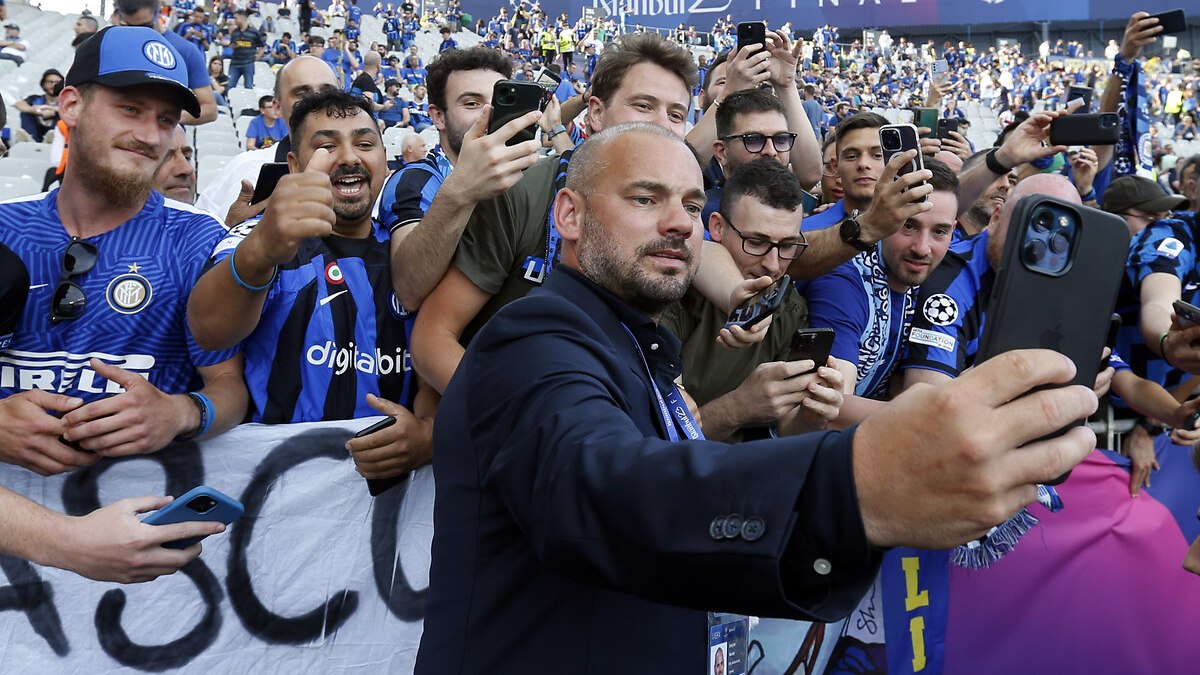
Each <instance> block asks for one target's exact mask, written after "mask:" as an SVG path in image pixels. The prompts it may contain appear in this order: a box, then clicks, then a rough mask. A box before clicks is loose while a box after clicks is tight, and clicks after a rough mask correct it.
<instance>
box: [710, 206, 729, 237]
mask: <svg viewBox="0 0 1200 675" xmlns="http://www.w3.org/2000/svg"><path fill="white" fill-rule="evenodd" d="M708 236H709V237H712V240H713V241H715V242H718V243H720V242H722V241H724V240H725V217H724V216H722V215H721V212H720V211H713V212H712V215H710V216H709V217H708Z"/></svg>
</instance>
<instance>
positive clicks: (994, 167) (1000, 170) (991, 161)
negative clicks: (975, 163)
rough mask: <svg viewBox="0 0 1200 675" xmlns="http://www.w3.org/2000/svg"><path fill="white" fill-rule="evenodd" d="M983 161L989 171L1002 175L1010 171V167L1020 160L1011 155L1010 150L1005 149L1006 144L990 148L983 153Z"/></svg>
mask: <svg viewBox="0 0 1200 675" xmlns="http://www.w3.org/2000/svg"><path fill="white" fill-rule="evenodd" d="M984 163H985V164H987V168H988V170H989V171H991V172H992V173H994V174H996V175H1003V174H1006V173H1008V172H1009V171H1012V168H1013V167H1014V166H1016V165H1017V164H1020V162H1018V161H1016V160H1015V159H1014V158H1013V157H1012V151H1011V150H1008V149H1007V146H1004V145H1002V146H1000V147H998V148H992V149H991V150H989V151H988V153H987V154H986V155H984Z"/></svg>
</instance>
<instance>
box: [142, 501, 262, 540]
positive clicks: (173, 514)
mask: <svg viewBox="0 0 1200 675" xmlns="http://www.w3.org/2000/svg"><path fill="white" fill-rule="evenodd" d="M205 507H207V508H205ZM243 511H244V509H243V508H242V503H241V502H239V501H238V500H236V499H234V498H233V497H229V496H227V495H225V494H223V493H222V492H221V491H220V490H216V489H214V488H210V487H208V486H207V485H201V486H199V487H194V488H192V489H191V490H188V491H187V493H185V494H184V495H183V496H181V497H178V498H176V499H175V501H173V502H171V503H170V504H167V505H166V506H164V507H162V508H161V509H159V510H157V511H155V512H154V513H151V514H150V515H148V516H146V517H145V518H144V519H142V522H143V523H146V524H148V525H171V524H174V523H188V522H192V521H197V520H200V521H209V522H211V521H216V522H221V523H225V524H226V525H228V524H230V523H232V522H233V521H235V520H237V519H238V518H240V517H241V515H242V512H243ZM202 539H204V537H190V538H188V539H179V540H177V541H169V542H167V543H165V544H163V546H165V547H166V548H187V547H189V546H191V545H193V544H195V543H197V542H199V541H200V540H202Z"/></svg>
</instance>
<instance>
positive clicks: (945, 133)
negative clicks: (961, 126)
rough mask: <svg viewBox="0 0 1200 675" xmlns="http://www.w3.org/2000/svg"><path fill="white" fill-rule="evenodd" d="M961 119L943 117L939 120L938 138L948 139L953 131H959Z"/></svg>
mask: <svg viewBox="0 0 1200 675" xmlns="http://www.w3.org/2000/svg"><path fill="white" fill-rule="evenodd" d="M960 121H961V120H959V119H957V118H953V119H952V118H948V117H943V118H941V119H939V120H938V121H937V138H938V140H947V139H949V138H950V132H951V131H958V123H959V122H960Z"/></svg>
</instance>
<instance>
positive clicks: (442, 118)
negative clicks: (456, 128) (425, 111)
mask: <svg viewBox="0 0 1200 675" xmlns="http://www.w3.org/2000/svg"><path fill="white" fill-rule="evenodd" d="M425 96H426V97H428V96H429V92H425ZM429 119H430V121H432V122H433V126H434V127H435V128H436V129H437V130H438V131H445V130H446V113H444V112H442V109H441V108H439V107H437V106H436V105H434V104H433V103H430V104H429Z"/></svg>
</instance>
